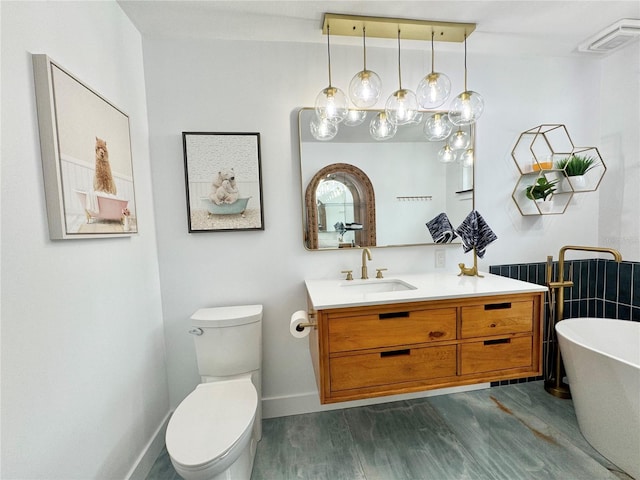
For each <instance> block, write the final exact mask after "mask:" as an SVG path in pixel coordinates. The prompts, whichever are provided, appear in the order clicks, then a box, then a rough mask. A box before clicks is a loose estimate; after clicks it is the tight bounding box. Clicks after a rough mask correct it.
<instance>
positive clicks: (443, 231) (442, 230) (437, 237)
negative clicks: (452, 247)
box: [426, 213, 457, 243]
mask: <svg viewBox="0 0 640 480" xmlns="http://www.w3.org/2000/svg"><path fill="white" fill-rule="evenodd" d="M426 225H427V228H428V229H429V233H430V234H431V238H433V241H434V242H435V243H449V242H451V241H452V240H453V239H454V238H456V237H457V235H456V233H455V231H454V230H453V225H451V222H450V221H449V217H447V214H446V213H441V214H439V215H438V216H436V217H435V218H433V219H431V220H429V221H428V222H427V223H426Z"/></svg>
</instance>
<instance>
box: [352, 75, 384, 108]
mask: <svg viewBox="0 0 640 480" xmlns="http://www.w3.org/2000/svg"><path fill="white" fill-rule="evenodd" d="M381 91H382V80H380V77H379V76H378V74H377V73H376V72H372V71H371V70H362V71H360V72H358V73H356V74H355V75H354V76H353V78H352V79H351V83H349V98H350V99H351V101H352V102H353V104H354V105H355V106H356V107H360V108H367V107H372V106H374V105H375V104H376V102H377V101H378V99H379V98H380V92H381Z"/></svg>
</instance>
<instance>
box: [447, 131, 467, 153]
mask: <svg viewBox="0 0 640 480" xmlns="http://www.w3.org/2000/svg"><path fill="white" fill-rule="evenodd" d="M449 146H450V147H451V150H464V149H465V148H467V147H468V146H469V135H468V134H467V132H465V131H464V130H462V129H461V128H458V130H457V131H456V133H454V134H453V135H451V138H450V139H449Z"/></svg>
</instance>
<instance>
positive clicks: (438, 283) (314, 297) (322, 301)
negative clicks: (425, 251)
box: [305, 272, 547, 310]
mask: <svg viewBox="0 0 640 480" xmlns="http://www.w3.org/2000/svg"><path fill="white" fill-rule="evenodd" d="M480 274H481V275H484V277H483V278H479V277H468V276H461V277H459V276H457V275H456V274H455V273H425V274H406V275H393V276H389V277H388V278H386V277H385V278H384V279H382V280H379V279H376V278H371V279H368V280H351V282H354V283H353V284H356V283H364V282H367V283H369V282H371V283H374V282H376V281H378V282H380V281H382V282H384V281H387V282H388V281H392V280H401V281H403V282H406V283H409V284H410V285H412V286H414V287H416V288H415V290H402V291H394V292H378V293H358V292H356V293H354V292H350V291H349V290H350V289H349V288H345V287H343V285H345V284H347V283H350V282H348V281H347V280H344V279H333V280H305V284H306V287H307V292H308V293H309V297H310V298H311V303H312V304H313V308H315V309H316V310H322V309H326V308H341V307H359V306H366V305H380V304H385V303H403V302H421V301H427V300H445V299H452V298H464V297H482V296H489V295H505V294H516V293H532V292H546V291H547V287H545V286H541V285H536V284H535V283H529V282H523V281H521V280H514V279H511V278H507V277H502V276H499V275H492V274H490V273H484V272H480Z"/></svg>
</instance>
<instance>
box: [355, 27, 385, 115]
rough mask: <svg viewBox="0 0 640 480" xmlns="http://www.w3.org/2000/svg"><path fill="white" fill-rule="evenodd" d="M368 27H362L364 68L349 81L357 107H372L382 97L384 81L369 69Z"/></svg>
mask: <svg viewBox="0 0 640 480" xmlns="http://www.w3.org/2000/svg"><path fill="white" fill-rule="evenodd" d="M366 30H367V29H366V27H364V26H363V27H362V56H363V64H364V65H363V68H362V70H361V71H359V72H358V73H356V74H355V75H354V77H353V78H352V79H351V83H349V98H351V101H352V102H353V104H354V105H355V106H356V107H360V108H368V107H372V106H374V105H375V104H376V102H377V101H378V98H380V92H381V91H382V81H381V80H380V77H379V76H378V74H377V73H376V72H373V71H371V70H367V43H366V38H367V35H366Z"/></svg>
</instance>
